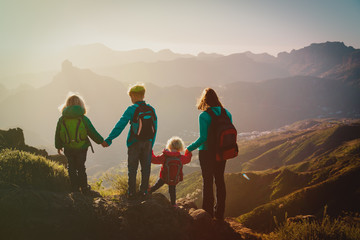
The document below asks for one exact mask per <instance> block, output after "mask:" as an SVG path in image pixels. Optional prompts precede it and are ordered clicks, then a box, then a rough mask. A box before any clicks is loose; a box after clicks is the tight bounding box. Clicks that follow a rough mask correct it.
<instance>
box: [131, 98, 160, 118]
mask: <svg viewBox="0 0 360 240" xmlns="http://www.w3.org/2000/svg"><path fill="white" fill-rule="evenodd" d="M134 105H137V108H136V109H135V112H134V116H133V118H132V122H134V123H137V120H138V116H139V112H140V110H141V108H142V107H146V106H148V107H150V105H149V104H146V103H144V102H142V103H140V104H138V103H135V104H134ZM150 108H151V107H150ZM151 115H152V116H153V118H154V120H157V119H156V116H155V113H154V111H153V110H152V109H151Z"/></svg>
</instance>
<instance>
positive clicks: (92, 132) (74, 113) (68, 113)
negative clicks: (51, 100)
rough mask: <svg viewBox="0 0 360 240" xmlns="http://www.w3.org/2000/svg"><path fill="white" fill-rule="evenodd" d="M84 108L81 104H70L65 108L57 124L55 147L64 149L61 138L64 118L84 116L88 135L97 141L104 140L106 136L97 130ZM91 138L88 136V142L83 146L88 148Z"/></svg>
mask: <svg viewBox="0 0 360 240" xmlns="http://www.w3.org/2000/svg"><path fill="white" fill-rule="evenodd" d="M84 112H85V111H84V109H83V108H82V107H81V106H78V105H75V106H69V107H66V108H65V109H64V111H63V112H62V116H61V117H60V118H59V120H58V122H57V125H56V132H55V147H56V149H62V148H63V147H65V146H64V144H63V142H62V141H61V139H60V129H61V124H62V120H63V118H64V117H65V118H78V117H81V116H82V117H83V122H84V125H85V127H86V131H87V134H88V136H89V137H90V138H91V139H92V140H93V141H94V142H96V143H98V144H100V143H102V142H103V141H104V138H103V137H102V136H101V135H100V134H99V133H98V132H97V131H96V129H95V127H94V126H93V125H92V123H91V121H90V119H89V118H87V117H86V116H85V115H84ZM90 144H91V143H90V140H89V138H87V140H86V144H85V145H84V146H83V148H88V147H89V146H90Z"/></svg>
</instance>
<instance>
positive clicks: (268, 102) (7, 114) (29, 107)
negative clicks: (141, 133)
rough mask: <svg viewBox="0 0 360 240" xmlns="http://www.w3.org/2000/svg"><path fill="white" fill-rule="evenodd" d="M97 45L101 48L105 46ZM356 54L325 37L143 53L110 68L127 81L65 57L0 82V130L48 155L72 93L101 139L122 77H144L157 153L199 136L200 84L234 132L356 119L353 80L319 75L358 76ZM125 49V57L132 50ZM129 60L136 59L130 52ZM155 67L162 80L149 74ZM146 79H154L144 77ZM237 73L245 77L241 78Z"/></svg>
mask: <svg viewBox="0 0 360 240" xmlns="http://www.w3.org/2000/svg"><path fill="white" fill-rule="evenodd" d="M88 47H91V46H88ZM92 47H93V46H92ZM97 48H99V50H98V51H103V47H101V46H100V47H99V46H97ZM104 51H105V50H104ZM106 51H107V52H109V51H110V50H109V49H107V50H106ZM144 51H145V52H147V53H148V54H149V56H153V57H154V56H157V57H159V59H160V56H162V57H163V55H164V53H166V52H164V53H162V54H160V55H157V54H156V53H155V52H152V51H148V50H144ZM358 51H359V50H357V49H354V48H352V47H347V46H345V45H344V44H343V43H339V42H335V43H331V42H327V43H322V44H312V45H310V46H308V47H305V48H303V49H300V50H294V51H292V52H290V53H282V54H279V55H278V57H273V56H270V55H268V54H252V53H250V52H246V53H242V54H233V55H229V56H222V55H219V54H205V53H202V54H199V55H198V56H188V55H176V54H174V53H171V52H167V54H168V55H166V54H165V55H166V56H167V57H163V59H160V60H161V61H159V59H158V60H156V58H155V57H154V58H150V57H148V58H147V59H146V61H148V62H145V61H144V62H143V63H139V62H133V63H123V64H122V65H119V67H117V68H114V69H117V70H119V69H120V70H121V74H122V76H123V77H124V80H126V81H119V78H113V77H108V76H105V75H100V74H98V73H95V72H94V70H90V69H82V68H79V67H76V66H75V65H76V64H73V63H72V62H70V61H69V60H66V61H64V62H63V63H62V66H61V70H60V72H58V73H57V74H56V75H55V76H54V77H53V79H52V80H49V83H48V84H46V85H45V86H42V87H39V88H32V87H26V86H25V87H23V88H20V89H18V90H16V91H15V90H11V91H10V90H8V89H6V88H5V87H2V86H1V85H0V93H1V95H0V112H1V113H2V114H1V115H0V128H2V129H7V128H10V127H12V128H14V127H21V128H22V129H23V130H24V133H25V136H26V138H27V141H28V143H29V144H31V145H36V146H44V147H46V148H47V150H48V152H50V153H54V149H53V139H54V132H55V126H56V122H57V119H58V117H59V116H60V112H59V111H58V107H59V106H60V105H61V103H63V102H64V100H65V97H66V95H67V94H68V92H69V91H72V92H79V93H80V94H81V95H83V97H84V98H85V100H86V102H87V104H88V106H89V111H88V116H89V118H90V119H91V121H92V122H93V124H94V126H95V127H96V128H97V130H98V131H99V132H100V133H101V134H102V135H103V136H104V137H107V135H108V134H109V133H110V131H111V129H112V128H113V126H114V125H115V123H116V122H117V121H118V120H119V118H120V116H121V114H122V113H123V112H124V111H125V109H126V108H127V106H129V105H130V104H131V103H130V99H129V97H128V96H127V94H126V92H127V86H128V82H130V81H127V80H130V79H136V80H145V82H147V84H146V88H147V92H146V100H147V101H148V102H149V103H150V104H151V105H153V106H154V107H155V109H156V112H157V114H158V119H159V132H158V137H157V141H156V145H155V150H156V151H160V150H161V149H162V148H163V147H164V145H165V142H166V141H167V139H168V138H170V137H171V136H173V135H179V136H180V137H182V138H183V139H184V141H185V142H186V144H188V143H190V142H191V141H193V140H195V139H196V138H197V136H198V119H197V118H198V114H199V113H200V112H199V111H198V110H197V109H196V107H195V104H196V100H197V98H198V97H199V96H200V94H201V92H202V89H203V87H207V86H211V85H214V86H215V87H214V89H215V90H216V91H217V92H218V94H219V96H220V97H221V101H222V103H223V104H224V105H225V107H226V108H227V109H229V110H230V112H231V113H232V115H233V121H234V124H235V126H236V127H237V129H238V131H239V133H245V132H252V131H265V130H271V129H276V128H279V127H282V126H284V125H287V124H291V123H293V122H295V121H299V120H304V119H311V118H329V117H330V118H344V117H346V118H359V117H360V89H359V86H358V84H357V83H358V79H357V78H347V77H346V79H345V78H344V76H345V75H341V76H342V79H340V78H338V79H336V78H335V77H334V78H324V77H322V76H323V75H324V74H325V73H327V74H330V72H336V73H340V72H343V73H344V74H345V72H346V73H347V74H349V75H348V76H356V74H355V75H354V74H352V75H351V73H356V71H359V67H357V66H358V64H359V60H358V54H357V53H358ZM88 52H89V53H91V51H88ZM95 52H96V51H95ZM110 52H111V51H110ZM140 52H142V51H139V53H140ZM99 54H100V53H99ZM127 54H130V55H131V52H128V53H127ZM154 54H155V55H154ZM115 55H116V56H120V55H121V54H120V53H117V54H115ZM140 55H141V54H140ZM104 58H105V57H104ZM120 58H121V57H119V59H120ZM88 59H91V61H93V63H92V64H93V65H94V66H95V65H96V62H97V61H98V62H101V61H102V60H101V58H98V59H97V58H96V57H95V56H94V57H92V58H91V57H90V56H89V57H88ZM125 59H126V58H125ZM133 59H135V60H134V61H137V60H136V58H135V57H134V58H133ZM166 59H167V60H166ZM151 61H152V62H151ZM103 62H106V60H104V61H103ZM114 63H116V62H114ZM140 65H141V66H142V67H144V68H142V69H141V70H139V69H137V67H135V66H140ZM130 66H133V67H134V68H133V70H134V72H133V73H134V74H137V75H139V78H132V77H130V75H131V74H130V71H129V72H127V70H126V69H129V67H130ZM150 66H151V67H150ZM199 66H201V67H199ZM98 67H99V65H98ZM131 68H132V67H131ZM97 69H99V68H97ZM103 69H104V68H103ZM120 70H119V71H120ZM262 70H264V71H265V72H266V71H267V73H265V72H262ZM152 71H153V73H154V75H152V73H151V72H152ZM157 71H158V73H160V72H161V76H162V77H160V75H158V74H157V73H156V74H155V72H157ZM290 73H291V74H294V76H291V74H290ZM127 74H129V75H127ZM246 74H248V75H246ZM295 74H302V75H295ZM140 75H142V77H140ZM185 75H187V76H189V77H184V76H185ZM190 75H191V77H190ZM125 76H127V77H125ZM152 76H154V82H155V83H158V84H155V83H154V82H151V81H150V80H152ZM242 76H248V77H246V79H245V78H242ZM276 76H277V77H276ZM268 77H272V79H267V78H268ZM275 77H276V78H275ZM120 79H121V78H120ZM184 79H185V80H184ZM250 79H251V81H250ZM266 79H267V80H266ZM147 80H149V81H147ZM160 80H161V81H163V82H161V81H160ZM173 80H174V81H173ZM240 80H243V81H240ZM246 80H249V81H250V82H249V81H248V82H246ZM259 80H262V81H259ZM230 82H232V83H230ZM181 85H186V86H181ZM219 85H221V86H219ZM124 131H125V132H126V131H127V128H126V129H125V130H124ZM125 137H126V134H122V135H121V136H120V137H119V139H118V140H116V141H114V144H113V146H112V147H110V148H109V149H107V150H104V149H102V148H100V147H98V146H95V151H96V154H94V155H90V156H89V162H88V163H89V165H88V168H89V172H90V173H96V172H98V171H102V170H105V169H108V168H110V167H113V166H115V165H117V164H118V163H119V162H120V161H121V160H125V159H126V149H125V143H124V142H125ZM99 159H100V160H99Z"/></svg>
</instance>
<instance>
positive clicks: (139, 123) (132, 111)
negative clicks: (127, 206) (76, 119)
mask: <svg viewBox="0 0 360 240" xmlns="http://www.w3.org/2000/svg"><path fill="white" fill-rule="evenodd" d="M128 94H129V96H130V98H131V102H132V103H133V105H131V106H129V107H128V108H127V109H126V110H125V112H124V114H123V115H122V116H121V118H120V120H119V121H118V122H117V123H116V125H115V127H114V128H113V130H112V131H111V133H110V134H109V136H108V138H107V139H105V142H104V143H103V144H102V145H103V147H108V146H110V145H111V143H112V140H114V139H115V138H117V137H118V136H119V135H120V134H121V132H122V131H123V130H124V128H125V127H126V125H127V124H128V123H130V130H129V133H128V137H127V141H126V143H127V147H128V176H129V179H128V185H129V187H128V198H129V199H134V197H135V194H136V173H137V169H138V166H139V163H140V166H141V185H140V192H139V193H140V196H142V197H145V196H146V195H147V194H148V187H149V177H150V170H151V156H152V154H151V153H152V147H153V145H154V142H155V137H156V131H157V116H156V113H155V109H154V108H153V107H152V106H151V105H150V104H146V103H145V101H144V96H145V87H144V85H143V84H136V85H134V86H131V87H130V88H129V90H128Z"/></svg>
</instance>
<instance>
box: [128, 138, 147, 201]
mask: <svg viewBox="0 0 360 240" xmlns="http://www.w3.org/2000/svg"><path fill="white" fill-rule="evenodd" d="M151 147H152V144H151V142H150V141H149V140H146V141H138V142H135V143H133V144H132V145H131V146H130V147H129V148H128V176H129V179H128V184H129V190H128V194H129V195H134V194H135V193H136V174H137V169H138V166H139V163H140V166H141V185H140V192H141V193H145V194H147V190H148V187H149V178H150V170H151Z"/></svg>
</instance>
